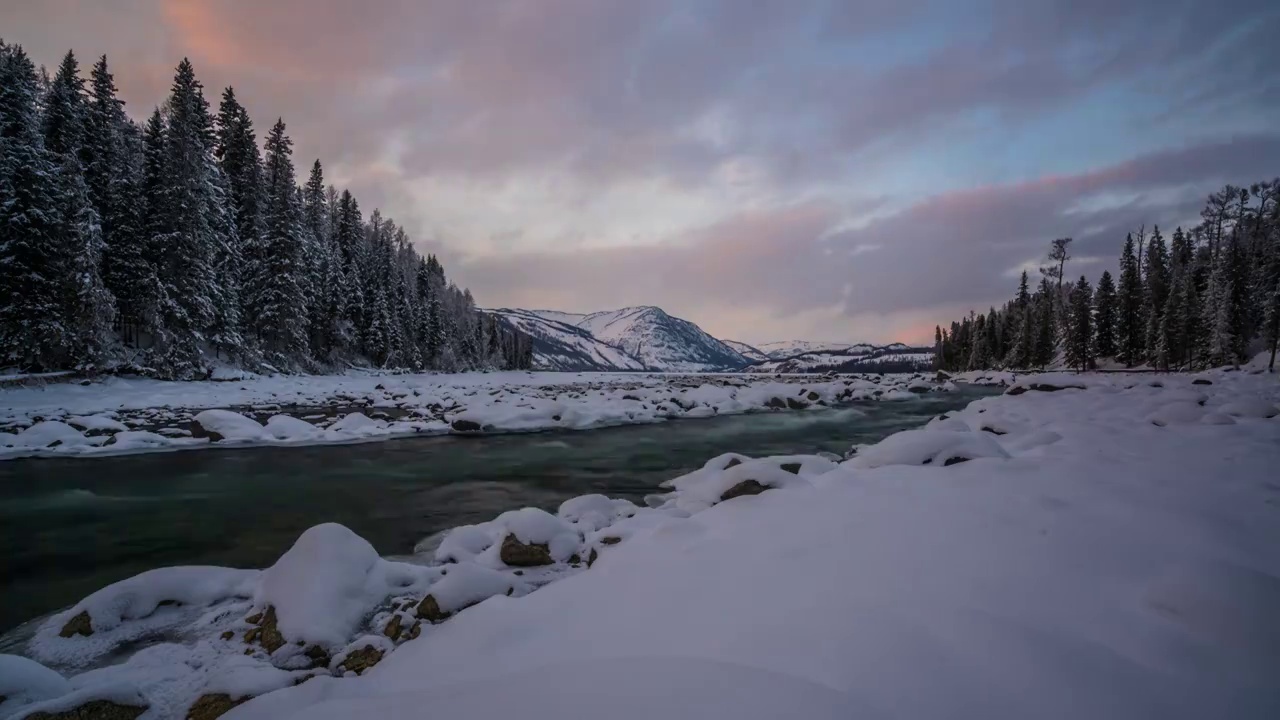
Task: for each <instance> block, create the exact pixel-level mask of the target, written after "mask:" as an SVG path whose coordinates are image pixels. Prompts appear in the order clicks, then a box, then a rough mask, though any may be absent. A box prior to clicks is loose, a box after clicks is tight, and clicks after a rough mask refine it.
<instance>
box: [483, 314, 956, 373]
mask: <svg viewBox="0 0 1280 720" xmlns="http://www.w3.org/2000/svg"><path fill="white" fill-rule="evenodd" d="M485 312H488V313H490V314H492V315H494V316H495V317H498V318H500V319H501V320H503V321H504V322H506V323H507V324H509V325H510V326H512V327H514V328H515V329H517V330H519V331H521V332H523V333H525V334H526V335H528V336H529V337H530V338H532V340H533V367H534V369H537V370H564V371H582V370H586V371H636V370H651V371H657V372H735V371H742V372H753V373H806V372H827V371H830V370H837V371H843V372H905V371H914V370H920V369H924V368H927V367H928V366H929V365H930V363H931V362H932V360H933V349H932V348H916V347H909V346H907V345H903V344H902V343H892V344H889V345H868V344H866V343H837V342H812V341H807V340H787V341H782V342H771V343H765V344H763V345H758V346H752V345H748V344H746V343H743V342H737V341H734V340H718V339H716V338H714V337H712V336H711V335H709V334H707V333H706V332H705V331H704V330H703V329H702V328H700V327H698V326H697V325H695V324H693V323H691V322H689V321H688V320H683V319H681V318H678V317H674V316H672V315H669V314H667V313H666V312H664V311H663V310H662V309H661V308H656V307H653V306H651V305H644V306H640V307H629V308H622V309H621V310H606V311H603V312H594V313H569V312H560V311H558V310H520V309H512V308H498V309H496V310H486V311H485Z"/></svg>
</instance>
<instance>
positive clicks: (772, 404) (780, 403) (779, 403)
mask: <svg viewBox="0 0 1280 720" xmlns="http://www.w3.org/2000/svg"><path fill="white" fill-rule="evenodd" d="M764 406H765V407H767V408H773V409H774V410H786V409H787V401H786V400H783V399H782V398H777V397H771V398H769V399H768V400H767V401H766V402H765V404H764Z"/></svg>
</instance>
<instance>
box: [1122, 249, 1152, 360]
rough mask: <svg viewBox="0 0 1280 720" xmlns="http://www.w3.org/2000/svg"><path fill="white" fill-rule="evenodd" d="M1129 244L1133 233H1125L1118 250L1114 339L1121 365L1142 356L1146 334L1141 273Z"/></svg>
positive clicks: (1139, 358)
mask: <svg viewBox="0 0 1280 720" xmlns="http://www.w3.org/2000/svg"><path fill="white" fill-rule="evenodd" d="M1133 247H1134V246H1133V235H1128V236H1126V237H1125V241H1124V250H1123V251H1122V252H1121V254H1120V287H1119V290H1118V292H1117V293H1116V301H1117V302H1116V309H1117V313H1116V342H1117V345H1118V348H1117V349H1118V350H1119V352H1120V360H1121V361H1123V362H1124V364H1125V367H1133V366H1134V365H1135V364H1137V363H1138V362H1140V361H1141V359H1142V358H1143V356H1144V349H1145V342H1144V341H1145V335H1146V322H1145V318H1144V317H1143V312H1142V309H1143V294H1142V277H1141V275H1140V274H1139V272H1138V260H1137V258H1136V257H1135V256H1134V252H1133Z"/></svg>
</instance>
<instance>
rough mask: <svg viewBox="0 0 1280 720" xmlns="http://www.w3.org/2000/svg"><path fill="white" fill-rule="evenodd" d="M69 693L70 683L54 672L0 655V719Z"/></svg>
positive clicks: (15, 656) (13, 656) (21, 659)
mask: <svg viewBox="0 0 1280 720" xmlns="http://www.w3.org/2000/svg"><path fill="white" fill-rule="evenodd" d="M69 692H71V683H69V682H67V679H66V678H64V677H62V675H60V674H58V672H57V671H55V670H50V669H49V668H47V667H45V666H43V665H41V664H40V663H38V662H36V661H35V660H30V659H28V658H24V657H21V656H19V655H0V698H4V700H0V717H8V716H9V715H10V714H11V713H13V712H15V711H16V710H17V709H18V708H19V707H22V706H23V705H28V704H30V703H33V702H40V701H41V700H48V699H51V698H55V697H58V696H59V695H65V694H67V693H69Z"/></svg>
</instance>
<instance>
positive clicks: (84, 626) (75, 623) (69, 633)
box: [58, 610, 93, 638]
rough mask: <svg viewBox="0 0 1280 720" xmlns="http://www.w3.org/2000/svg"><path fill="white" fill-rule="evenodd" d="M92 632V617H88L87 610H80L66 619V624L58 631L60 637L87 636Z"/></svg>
mask: <svg viewBox="0 0 1280 720" xmlns="http://www.w3.org/2000/svg"><path fill="white" fill-rule="evenodd" d="M92 634H93V619H92V618H90V617H89V611H88V610H81V611H80V614H79V615H76V616H75V617H73V618H71V619H70V620H68V621H67V624H66V625H63V626H62V629H61V630H59V631H58V635H59V636H60V637H64V638H69V637H75V636H76V635H84V636H85V637H88V636H90V635H92Z"/></svg>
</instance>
